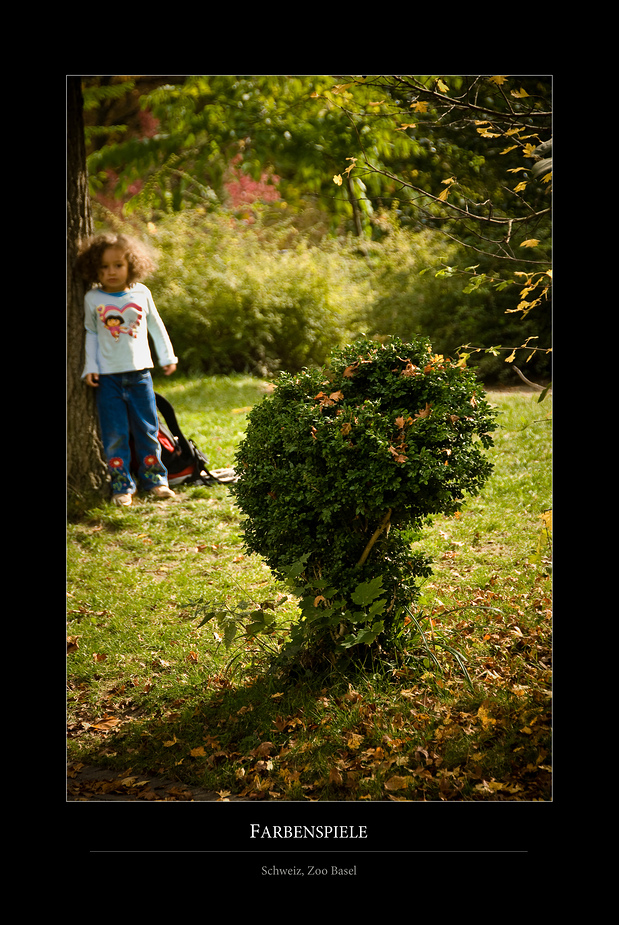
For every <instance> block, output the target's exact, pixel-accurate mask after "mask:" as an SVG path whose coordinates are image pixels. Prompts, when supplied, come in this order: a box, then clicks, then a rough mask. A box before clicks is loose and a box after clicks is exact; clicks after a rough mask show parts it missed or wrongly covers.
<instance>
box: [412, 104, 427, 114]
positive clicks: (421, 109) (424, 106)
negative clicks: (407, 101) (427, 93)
mask: <svg viewBox="0 0 619 925" xmlns="http://www.w3.org/2000/svg"><path fill="white" fill-rule="evenodd" d="M409 108H410V109H414V110H415V112H427V111H428V104H427V103H421V102H417V103H411V105H410V107H409Z"/></svg>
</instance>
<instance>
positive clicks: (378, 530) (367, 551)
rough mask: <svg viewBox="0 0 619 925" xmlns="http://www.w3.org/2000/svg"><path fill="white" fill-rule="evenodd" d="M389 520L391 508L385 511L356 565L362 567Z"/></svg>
mask: <svg viewBox="0 0 619 925" xmlns="http://www.w3.org/2000/svg"><path fill="white" fill-rule="evenodd" d="M390 518H391V508H389V510H388V511H387V513H386V514H385V516H384V517H383V519H382V520H381V522H380V525H379V526H378V527H377V528H376V530H375V531H374V533H373V534H372V538H371V539H370V542H369V543H368V544H367V546H366V547H365V549H364V550H363V552H362V553H361V558H360V559H359V561H358V562H357V565H363V563H364V562H365V560H366V559H367V557H368V556H369V554H370V550H371V549H372V546H373V545H374V543H375V542H376V540H377V539H378V537H379V536H380V535H381V533H382V532H383V530H384V529H385V528H386V527H387V525H388V523H389V520H390Z"/></svg>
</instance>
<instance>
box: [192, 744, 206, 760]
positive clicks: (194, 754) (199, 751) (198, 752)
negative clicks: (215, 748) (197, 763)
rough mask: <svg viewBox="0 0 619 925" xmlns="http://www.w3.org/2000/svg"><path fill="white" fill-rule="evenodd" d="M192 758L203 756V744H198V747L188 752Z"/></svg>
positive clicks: (204, 753) (204, 754)
mask: <svg viewBox="0 0 619 925" xmlns="http://www.w3.org/2000/svg"><path fill="white" fill-rule="evenodd" d="M189 754H190V755H191V757H192V758H205V757H206V752H205V751H204V746H203V745H200V746H199V747H198V748H192V749H191V751H190V752H189Z"/></svg>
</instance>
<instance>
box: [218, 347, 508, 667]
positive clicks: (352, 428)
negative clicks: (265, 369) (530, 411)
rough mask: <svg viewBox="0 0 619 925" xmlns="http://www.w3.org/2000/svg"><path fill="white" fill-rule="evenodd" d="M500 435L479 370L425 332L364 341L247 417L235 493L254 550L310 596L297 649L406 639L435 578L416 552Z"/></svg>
mask: <svg viewBox="0 0 619 925" xmlns="http://www.w3.org/2000/svg"><path fill="white" fill-rule="evenodd" d="M495 428H496V423H495V421H494V412H493V410H492V409H491V408H490V406H489V404H488V403H487V401H486V399H485V397H484V394H483V391H482V389H481V388H480V386H479V384H478V383H477V381H476V379H475V376H474V374H473V373H472V372H471V371H470V370H467V369H466V368H464V367H463V366H461V365H457V364H455V363H452V362H451V361H450V360H449V359H447V358H444V357H443V356H439V355H437V354H433V352H432V348H431V346H430V343H429V341H428V339H427V338H423V337H419V338H416V339H415V340H414V341H412V342H411V343H404V342H402V341H401V340H399V339H397V338H394V339H393V340H392V341H391V342H390V343H389V344H380V343H377V342H376V341H372V340H369V339H363V340H360V341H357V342H356V343H354V344H353V345H349V346H346V347H344V348H341V349H338V350H335V351H333V353H332V356H331V361H330V364H329V366H328V367H324V368H320V369H318V368H313V369H306V370H303V371H302V372H301V373H299V374H298V375H291V374H283V375H282V376H281V377H280V378H279V379H278V381H277V384H276V387H275V389H274V391H273V393H272V395H271V396H269V397H268V398H266V399H264V400H263V401H262V402H261V403H260V404H258V405H257V406H255V407H254V408H253V409H252V411H251V413H250V414H249V419H248V427H247V431H246V435H245V437H244V439H243V440H242V442H241V444H240V446H239V449H238V451H237V456H236V468H237V472H238V474H239V480H238V482H237V483H236V485H234V486H233V488H232V491H233V493H234V495H235V497H236V500H237V503H238V504H239V507H240V508H241V510H242V511H243V513H244V514H245V521H244V525H243V530H244V538H245V543H246V546H247V548H248V549H249V550H251V551H253V552H256V553H258V554H259V555H261V556H262V557H263V558H264V559H265V561H266V562H267V564H268V565H269V566H270V568H271V569H272V570H273V571H274V573H275V574H276V575H277V576H278V577H279V578H283V579H286V580H289V581H291V582H292V584H293V586H294V588H295V590H296V593H297V594H298V596H299V597H300V598H301V618H300V621H299V625H298V632H297V634H296V636H295V638H294V645H295V646H296V647H297V648H300V647H305V648H308V649H311V650H315V649H316V648H318V649H321V648H322V649H325V648H328V649H330V650H334V649H337V648H342V647H343V648H349V647H351V646H355V645H358V644H368V645H370V644H372V643H375V642H377V641H378V642H379V643H380V644H381V645H392V644H393V643H394V642H395V641H396V640H397V638H398V637H399V635H400V634H401V633H402V631H403V628H404V626H405V623H406V622H407V608H409V607H410V605H411V604H412V602H413V601H414V600H415V598H416V595H417V591H418V585H417V581H418V579H419V578H421V577H423V576H427V575H428V574H429V573H430V567H429V562H428V560H427V558H426V557H425V556H424V555H423V554H422V553H415V554H413V553H412V550H411V544H412V542H413V540H414V539H416V538H418V535H419V531H420V529H421V527H422V525H423V523H424V521H425V520H426V519H427V518H428V517H431V515H433V514H438V513H444V514H453V513H455V512H456V511H458V510H459V508H460V506H461V505H462V502H463V499H464V496H465V494H466V493H468V494H471V495H474V494H477V493H478V492H479V490H480V489H481V487H482V486H483V484H484V483H485V481H486V480H487V478H488V477H489V475H490V472H491V465H490V463H489V462H488V461H487V459H486V458H485V455H484V450H485V449H486V448H488V447H489V446H491V445H492V437H491V432H492V431H493V430H494V429H495Z"/></svg>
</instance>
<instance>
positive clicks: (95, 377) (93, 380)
mask: <svg viewBox="0 0 619 925" xmlns="http://www.w3.org/2000/svg"><path fill="white" fill-rule="evenodd" d="M84 378H85V379H86V385H90V386H92V387H93V389H97V388H98V387H99V373H87V375H86V376H85V377H84Z"/></svg>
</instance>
